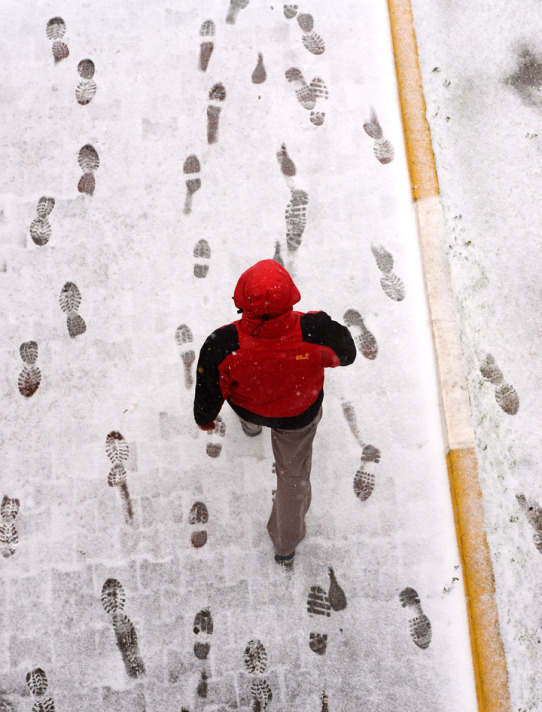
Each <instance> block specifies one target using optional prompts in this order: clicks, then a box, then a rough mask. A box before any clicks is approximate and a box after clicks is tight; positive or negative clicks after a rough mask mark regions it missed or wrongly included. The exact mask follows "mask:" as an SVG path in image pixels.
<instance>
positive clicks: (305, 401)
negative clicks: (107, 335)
mask: <svg viewBox="0 0 542 712" xmlns="http://www.w3.org/2000/svg"><path fill="white" fill-rule="evenodd" d="M300 299H301V295H300V294H299V291H298V289H297V287H296V286H295V284H294V282H293V280H292V278H291V277H290V275H289V274H288V272H287V271H286V270H285V269H284V267H282V266H281V265H280V264H279V263H278V262H276V261H275V260H262V261H261V262H258V263H257V264H255V265H254V266H253V267H251V268H250V269H248V270H247V271H246V272H244V273H243V274H242V275H241V277H240V278H239V281H238V282H237V286H236V287H235V292H234V296H233V300H234V303H235V306H236V307H237V308H238V309H239V310H242V314H243V315H242V317H241V319H239V320H238V321H235V322H233V323H232V324H228V325H227V326H224V327H221V328H220V329H217V330H216V331H214V332H213V333H212V334H211V335H210V336H209V337H208V338H207V340H206V341H205V343H204V344H203V346H202V348H201V351H200V356H199V360H198V367H197V378H196V394H195V400H194V417H195V420H196V422H197V423H198V425H206V424H207V423H209V422H211V421H212V420H214V419H215V418H216V416H217V415H218V413H219V412H220V409H221V407H222V404H223V403H224V400H226V399H227V400H228V403H229V404H230V406H231V407H232V408H233V410H234V411H235V412H236V413H238V414H239V415H240V416H241V417H242V418H244V419H245V420H247V421H249V422H252V423H256V424H259V425H267V426H270V427H274V428H284V429H296V428H302V427H304V426H305V425H307V424H308V423H310V422H311V421H312V420H313V418H314V417H315V416H316V414H317V412H318V410H319V408H320V405H321V403H322V400H323V396H324V392H323V385H324V368H326V367H331V368H335V367H336V366H347V365H349V364H351V363H353V361H354V360H355V358H356V349H355V345H354V342H353V339H352V337H351V335H350V332H349V331H348V329H347V328H346V327H345V326H343V325H342V324H339V323H337V322H335V321H333V320H332V319H331V318H330V317H329V316H328V315H327V314H326V313H325V312H322V311H320V312H308V313H302V312H296V311H293V305H294V304H296V303H297V302H298V301H299V300H300Z"/></svg>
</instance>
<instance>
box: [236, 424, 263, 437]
mask: <svg viewBox="0 0 542 712" xmlns="http://www.w3.org/2000/svg"><path fill="white" fill-rule="evenodd" d="M241 427H242V428H243V432H244V434H245V435H248V437H249V438H255V437H256V435H259V434H260V433H261V432H262V426H261V425H260V426H258V430H256V431H254V432H253V433H251V432H250V431H249V430H245V428H244V426H243V425H241Z"/></svg>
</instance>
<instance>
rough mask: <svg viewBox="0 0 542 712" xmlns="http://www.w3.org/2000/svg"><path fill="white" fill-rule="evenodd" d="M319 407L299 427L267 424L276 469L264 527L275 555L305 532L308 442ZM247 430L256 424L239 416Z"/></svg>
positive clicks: (289, 549) (308, 493) (285, 552)
mask: <svg viewBox="0 0 542 712" xmlns="http://www.w3.org/2000/svg"><path fill="white" fill-rule="evenodd" d="M321 419H322V408H320V410H319V411H318V413H317V415H316V417H315V418H314V420H313V421H312V422H311V423H309V424H308V425H306V426H305V427H304V428H299V430H279V429H278V428H271V445H272V447H273V455H274V456H275V467H276V470H277V491H276V494H275V499H274V501H273V509H272V510H271V516H270V517H269V521H268V523H267V531H268V532H269V536H270V537H271V541H272V542H273V546H274V547H275V553H277V554H278V555H279V556H288V554H291V553H292V551H293V550H294V549H295V548H296V546H297V545H298V544H299V542H300V541H301V540H302V539H303V538H304V536H305V531H306V530H305V514H306V513H307V511H308V509H309V507H310V503H311V482H310V475H311V466H312V442H313V440H314V436H315V435H316V429H317V427H318V423H319V422H320V420H321ZM239 420H241V423H242V424H243V426H244V427H245V428H246V430H248V431H249V432H255V431H256V430H257V429H258V427H259V426H258V425H254V424H253V423H248V422H247V421H246V420H243V419H242V418H239Z"/></svg>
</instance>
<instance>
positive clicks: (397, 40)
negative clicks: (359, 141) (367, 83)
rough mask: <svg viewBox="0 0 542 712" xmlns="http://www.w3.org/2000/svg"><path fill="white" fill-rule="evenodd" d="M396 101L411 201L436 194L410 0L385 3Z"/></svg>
mask: <svg viewBox="0 0 542 712" xmlns="http://www.w3.org/2000/svg"><path fill="white" fill-rule="evenodd" d="M388 7H389V13H390V21H391V34H392V40H393V51H394V54H395V68H396V72H397V81H398V84H399V101H400V104H401V112H402V114H403V124H404V129H405V144H406V151H407V156H408V166H409V170H410V182H411V188H412V195H413V197H414V200H419V199H420V198H428V197H430V196H432V195H438V193H439V187H438V179H437V171H436V168H435V160H434V156H433V148H432V145H431V134H430V132H429V125H428V124H427V120H426V118H425V99H424V96H423V88H422V80H421V76H420V67H419V63H418V46H417V44H416V35H415V34H414V22H413V18H412V8H411V5H410V0H388Z"/></svg>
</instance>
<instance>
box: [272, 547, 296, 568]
mask: <svg viewBox="0 0 542 712" xmlns="http://www.w3.org/2000/svg"><path fill="white" fill-rule="evenodd" d="M294 556H295V549H294V550H293V551H292V553H291V554H288V556H279V555H278V554H275V561H276V562H277V564H281V566H285V567H288V568H290V567H291V566H292V564H293V563H294Z"/></svg>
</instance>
